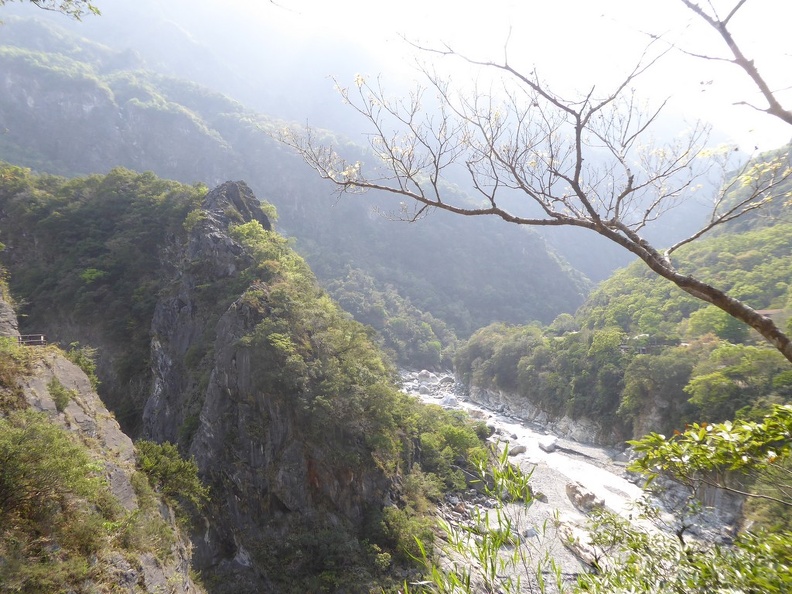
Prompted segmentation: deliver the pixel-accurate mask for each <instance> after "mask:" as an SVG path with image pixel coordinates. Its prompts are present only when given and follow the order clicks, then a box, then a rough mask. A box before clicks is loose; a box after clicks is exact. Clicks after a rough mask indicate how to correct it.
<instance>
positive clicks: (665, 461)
mask: <svg viewBox="0 0 792 594" xmlns="http://www.w3.org/2000/svg"><path fill="white" fill-rule="evenodd" d="M791 438H792V406H777V407H774V408H773V411H772V413H771V414H769V415H768V416H766V417H765V418H764V419H763V420H762V421H761V422H752V421H734V422H730V421H727V422H725V423H719V424H712V425H705V424H702V425H699V424H694V425H692V426H690V427H689V428H688V429H687V430H686V431H684V432H683V433H676V434H675V435H673V436H672V437H670V438H666V437H664V436H662V435H658V434H654V433H653V434H650V435H648V436H646V437H644V438H643V439H641V440H637V441H634V442H631V443H632V445H633V448H634V449H635V451H636V452H637V453H638V454H639V458H638V459H637V460H636V461H635V462H633V463H632V465H631V468H632V469H633V470H635V471H638V472H642V473H644V474H646V475H647V476H648V477H649V478H650V479H653V478H656V477H657V476H658V475H665V476H670V477H672V478H674V479H675V480H677V481H680V482H682V483H683V484H686V485H688V486H690V487H691V488H692V489H693V490H694V492H695V490H696V489H697V488H698V487H699V486H700V485H702V484H708V485H713V486H718V487H720V488H724V489H727V490H735V491H737V492H739V493H742V494H745V495H747V496H748V497H749V498H756V499H759V500H767V499H768V498H770V499H771V500H773V501H774V502H775V503H776V504H778V505H780V506H781V507H786V510H787V512H788V509H789V507H790V506H792V499H791V498H790V497H789V490H790V487H792V485H790V484H789V476H790V475H789V471H788V467H785V466H784V464H785V462H786V461H788V460H789V458H790V454H792V439H791ZM745 477H749V478H750V479H751V480H749V481H748V483H747V484H746V483H744V482H743V483H741V482H739V479H744V478H745ZM735 478H736V479H738V480H735ZM768 486H772V487H774V490H772V491H768V490H767V487H768ZM646 511H647V514H648V515H644V516H642V517H644V518H650V519H651V518H653V517H655V514H656V510H653V509H651V508H648V509H647V510H646ZM589 529H590V530H591V531H592V538H591V543H590V544H591V545H592V546H593V547H594V548H595V550H598V551H599V554H598V563H597V567H596V568H595V569H596V571H595V572H594V573H592V574H583V575H582V576H581V577H580V578H579V582H578V588H577V589H576V591H580V592H602V593H610V592H634V591H641V592H661V593H662V592H668V593H671V592H701V593H705V592H763V593H764V592H768V593H779V594H780V593H782V592H787V591H789V589H790V587H792V571H791V570H792V552H791V551H792V532H790V531H789V530H788V528H782V529H780V530H777V531H775V532H773V533H767V532H764V531H761V530H760V531H757V532H755V533H752V532H744V533H742V534H740V535H739V536H738V537H737V539H736V540H735V542H734V544H733V545H728V546H727V545H717V544H712V543H707V542H700V541H697V540H685V538H684V537H683V536H682V535H680V534H668V533H664V532H662V531H659V530H657V529H646V528H642V527H641V526H640V525H638V524H634V523H631V522H628V521H626V520H624V519H622V518H619V517H617V516H615V515H614V514H612V513H609V512H599V513H598V514H597V515H596V516H595V518H594V520H593V521H592V522H591V524H590V526H589Z"/></svg>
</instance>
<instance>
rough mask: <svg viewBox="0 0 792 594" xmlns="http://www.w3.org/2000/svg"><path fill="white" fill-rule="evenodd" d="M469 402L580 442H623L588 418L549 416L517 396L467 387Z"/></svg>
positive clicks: (619, 436) (501, 391)
mask: <svg viewBox="0 0 792 594" xmlns="http://www.w3.org/2000/svg"><path fill="white" fill-rule="evenodd" d="M469 399H470V400H471V401H472V402H475V403H477V404H481V405H482V406H485V407H486V408H489V409H492V410H500V411H502V412H506V413H510V414H512V415H515V416H517V417H519V418H520V419H523V420H525V421H532V422H534V423H537V424H539V425H542V426H544V427H546V428H547V429H549V430H550V431H551V432H552V433H554V434H556V435H558V436H559V437H564V438H566V439H572V440H574V441H577V442H580V443H588V444H593V445H605V446H607V445H615V444H621V443H622V442H623V441H624V439H625V436H622V435H616V434H615V433H613V432H609V431H605V430H604V429H603V428H602V427H600V426H599V425H598V424H597V423H595V422H594V421H592V420H591V419H587V418H578V419H572V418H570V417H568V416H561V417H558V416H552V415H550V414H548V413H547V412H546V411H543V410H542V409H540V408H539V407H537V406H535V405H534V404H533V403H531V401H530V400H529V399H528V398H526V397H525V396H521V395H519V394H512V393H509V392H505V391H503V390H491V389H485V388H481V387H478V386H470V393H469Z"/></svg>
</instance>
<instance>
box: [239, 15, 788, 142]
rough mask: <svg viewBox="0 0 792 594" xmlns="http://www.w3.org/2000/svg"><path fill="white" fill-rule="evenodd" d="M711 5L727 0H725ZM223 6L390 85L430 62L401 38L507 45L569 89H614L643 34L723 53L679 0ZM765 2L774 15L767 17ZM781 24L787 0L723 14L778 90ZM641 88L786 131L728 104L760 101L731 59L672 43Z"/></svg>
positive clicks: (738, 125)
mask: <svg viewBox="0 0 792 594" xmlns="http://www.w3.org/2000/svg"><path fill="white" fill-rule="evenodd" d="M715 4H716V5H723V6H724V7H725V6H732V5H733V2H729V3H723V2H720V3H718V2H716V3H715ZM229 5H233V6H235V7H238V8H236V10H239V11H242V12H244V14H245V15H246V16H247V17H249V18H250V19H251V21H258V22H260V23H261V26H262V27H264V28H268V29H269V28H271V29H274V30H277V31H280V32H282V33H288V35H289V36H290V38H291V39H292V40H293V42H294V44H295V47H301V46H303V47H304V46H306V45H309V46H311V47H312V48H323V47H324V48H325V49H326V50H331V49H332V48H335V47H342V46H346V47H348V48H349V50H350V51H348V52H344V54H343V55H344V56H345V59H349V58H350V56H355V55H359V56H360V62H361V68H370V64H371V63H372V62H373V63H374V64H376V65H377V68H378V70H377V71H376V72H370V71H369V72H364V73H365V74H367V75H369V76H372V75H381V76H382V78H383V80H384V81H385V83H386V84H387V83H388V81H394V83H395V81H403V80H405V79H409V78H410V77H411V76H414V75H416V71H415V62H416V60H418V61H422V62H426V61H431V60H435V61H437V58H436V56H432V55H431V54H427V53H426V52H420V51H416V50H415V48H414V47H412V46H411V45H410V44H409V43H407V42H406V41H405V39H407V40H409V41H411V42H414V43H415V44H418V45H421V46H427V47H432V48H439V47H443V46H444V45H447V46H449V47H451V48H453V49H454V50H455V51H458V52H459V53H461V54H464V55H465V56H469V57H472V58H475V59H480V60H495V61H502V60H503V58H504V56H505V55H508V59H509V62H510V63H512V64H514V65H515V66H518V67H520V68H522V69H524V70H525V71H530V70H531V69H532V68H534V67H536V68H537V72H538V73H539V75H540V77H542V78H543V79H545V80H547V81H549V82H550V83H551V84H553V85H554V88H559V89H562V90H564V91H565V92H568V90H569V89H576V90H577V91H581V90H588V89H589V88H590V87H592V86H596V87H597V88H598V89H602V90H603V91H605V90H607V89H608V88H610V87H609V85H613V84H615V83H616V82H618V81H620V80H621V79H622V77H623V76H624V74H625V73H626V72H629V70H630V69H631V68H632V67H633V66H634V65H635V64H636V62H637V60H638V58H639V56H640V55H641V52H642V51H643V50H644V48H645V47H646V46H647V44H648V42H649V41H650V38H649V35H648V34H655V35H663V39H662V40H661V41H660V42H659V43H658V44H656V45H655V49H656V50H659V49H660V48H661V47H663V46H664V45H666V44H668V43H674V44H676V45H678V46H679V47H681V48H684V49H687V50H689V51H692V52H695V53H701V54H706V55H709V56H718V57H728V54H727V52H726V48H725V46H724V44H723V41H722V40H721V39H720V38H719V37H717V36H716V35H715V34H714V32H713V31H712V30H710V29H709V28H708V27H707V26H706V25H704V24H703V22H701V21H700V20H698V19H697V18H696V17H694V15H692V13H691V12H690V11H688V10H687V9H685V8H684V7H683V6H682V5H681V3H679V2H678V1H676V0H662V1H659V2H635V1H629V0H605V1H601V2H588V1H582V0H560V1H557V2H552V3H549V2H545V1H530V0H529V1H525V2H515V1H511V0H490V1H488V2H449V1H445V0H433V1H419V0H405V1H402V2H398V3H385V2H365V1H362V0H336V1H333V2H321V1H315V0H280V1H278V2H272V3H270V2H262V1H260V0H232V2H230V3H229ZM719 8H720V6H719ZM770 9H771V10H770ZM723 10H724V12H725V10H726V9H725V8H723ZM770 11H772V14H773V15H774V16H773V18H772V19H768V18H767V15H768V13H769V12H770ZM789 22H792V3H789V2H786V1H784V0H765V1H764V2H756V3H753V4H751V3H749V4H748V5H746V6H745V7H744V8H743V9H742V10H741V11H740V13H738V18H735V20H734V21H733V22H732V23H731V27H732V29H733V31H734V33H735V37H736V38H737V40H738V41H739V43H740V44H741V46H742V47H743V49H744V51H745V52H746V54H747V55H748V56H749V57H751V58H754V59H755V61H756V64H757V65H758V66H759V68H760V72H762V74H763V75H764V76H766V77H767V78H768V80H769V81H770V82H771V86H773V85H775V86H774V89H775V90H778V91H783V93H782V94H781V96H782V97H792V95H791V94H790V93H789V87H790V84H792V81H790V80H789V76H788V73H789V72H790V71H792V67H790V66H792V64H791V62H792V60H791V58H790V56H789V55H788V54H784V53H783V51H782V50H781V44H782V43H783V41H784V40H785V39H786V37H787V32H786V31H785V30H784V29H785V28H786V27H787V26H788V23H789ZM283 49H284V52H288V51H289V49H290V48H288V47H284V48H283ZM320 51H321V49H320ZM441 62H442V63H441V67H443V68H448V69H449V71H450V72H452V73H453V76H454V81H455V83H462V84H464V83H465V82H466V81H465V78H466V75H467V78H468V80H471V79H472V78H473V77H475V76H477V74H476V73H473V72H471V71H470V67H469V66H466V65H463V64H462V63H460V62H456V63H453V62H452V61H450V60H448V59H445V60H442V61H441ZM336 67H337V70H336V71H328V72H326V73H324V74H325V75H334V74H337V75H341V74H343V71H344V70H347V69H349V68H350V67H354V65H351V64H340V63H338V64H336ZM294 76H299V75H298V73H294ZM785 77H786V78H785ZM327 84H328V85H330V84H331V83H330V82H328V83H327ZM637 86H638V88H639V91H640V92H641V93H642V94H643V95H645V97H646V98H647V99H649V100H652V99H654V100H660V99H664V98H665V97H671V98H672V101H671V103H670V108H669V112H670V113H671V114H673V115H676V114H679V115H681V116H683V117H685V118H686V119H690V120H695V119H699V118H703V119H707V120H710V121H712V122H713V124H714V125H715V127H716V129H717V130H718V132H719V134H718V135H717V136H721V135H722V138H723V140H724V141H727V140H728V141H731V142H737V143H739V144H740V145H741V146H743V147H744V148H745V149H747V150H749V151H750V150H752V149H753V146H754V145H758V146H759V147H760V149H768V148H773V147H775V146H778V145H780V144H783V143H785V142H787V141H788V140H789V133H788V129H787V127H786V126H783V125H780V124H779V122H777V121H775V120H774V119H773V118H772V117H770V116H768V115H766V114H762V113H757V112H756V110H753V109H752V108H750V107H748V106H745V105H739V106H737V105H734V104H735V103H737V102H740V101H746V102H753V101H755V103H756V104H757V105H758V106H762V102H761V100H760V98H758V97H757V96H758V93H757V92H756V91H755V89H754V88H753V87H752V85H751V82H750V81H749V80H748V78H747V76H746V75H745V74H744V73H743V72H742V71H740V70H739V69H737V68H736V67H734V66H732V65H729V64H724V63H722V62H716V61H712V60H703V59H696V58H693V57H690V56H684V55H682V54H681V53H680V52H671V53H670V54H668V55H666V56H665V57H664V58H663V60H661V62H660V63H659V64H658V65H657V66H656V67H654V68H653V69H652V70H651V71H650V72H649V73H647V74H646V75H645V76H643V77H641V79H640V80H639V81H638V84H637ZM749 145H751V146H749Z"/></svg>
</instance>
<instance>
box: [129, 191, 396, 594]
mask: <svg viewBox="0 0 792 594" xmlns="http://www.w3.org/2000/svg"><path fill="white" fill-rule="evenodd" d="M201 214H202V216H201V217H200V219H199V220H198V222H197V223H196V224H195V226H194V227H193V228H192V230H191V231H190V233H189V237H188V238H187V241H186V243H184V244H183V245H180V246H174V247H173V249H172V250H171V253H169V254H168V259H169V262H170V267H171V270H172V274H173V280H172V282H171V283H170V287H171V289H170V292H169V294H167V295H164V296H162V297H161V298H160V299H159V301H158V304H157V306H156V310H155V314H154V317H153V322H152V332H151V334H152V343H151V344H152V347H151V361H152V375H153V382H152V390H151V395H150V397H149V399H148V402H147V403H146V406H145V410H144V432H145V435H146V437H147V438H149V439H153V440H156V441H171V442H179V443H181V444H182V445H183V446H185V447H188V448H189V454H190V455H191V456H193V457H194V459H195V461H196V463H197V464H198V467H199V471H200V473H201V476H202V478H203V479H204V480H205V482H206V483H207V484H208V485H209V486H210V487H211V489H212V491H213V503H212V504H211V505H210V506H209V509H208V510H207V511H206V516H207V517H206V520H207V522H206V528H205V530H203V531H202V533H201V534H198V535H195V538H194V539H193V543H194V546H195V554H194V561H195V566H196V569H198V570H199V571H201V570H208V571H210V572H212V573H213V574H214V575H220V576H227V577H228V579H229V580H233V583H234V585H235V586H234V587H235V588H236V590H235V591H238V592H248V591H249V592H265V591H274V590H273V588H275V587H274V586H272V584H270V583H269V581H268V577H267V573H266V571H264V570H263V569H262V567H261V565H262V555H261V551H262V550H271V547H272V546H273V544H278V543H279V542H281V541H283V540H284V539H286V538H290V537H293V536H294V534H295V533H296V532H297V531H298V529H302V530H305V527H306V526H313V529H314V530H315V531H322V530H328V529H329V530H336V529H337V530H341V529H342V528H343V529H344V530H347V531H348V532H352V533H356V532H359V530H360V529H361V527H362V525H363V522H364V519H365V514H366V512H367V510H368V509H370V508H372V507H381V506H382V501H383V498H384V497H385V493H386V492H387V489H388V486H389V485H388V482H387V480H386V479H385V477H384V474H383V473H382V471H381V470H380V469H378V468H377V467H376V465H374V464H373V463H360V464H350V462H349V460H343V459H340V458H338V457H337V456H336V455H334V454H333V451H332V448H331V447H328V443H329V441H330V440H329V438H328V436H327V435H316V434H311V433H310V432H309V431H308V429H307V425H308V423H306V422H305V417H304V416H302V417H301V416H300V415H301V413H300V411H299V409H298V406H297V404H296V403H295V399H294V398H293V397H289V396H288V395H285V394H280V393H277V391H276V390H275V391H269V392H265V391H264V390H262V389H261V387H260V386H259V385H258V384H257V381H256V377H257V374H259V373H262V372H266V371H267V368H266V365H268V363H267V362H266V361H261V360H258V359H256V357H255V356H254V355H253V352H252V349H250V348H249V347H247V346H246V345H245V342H244V340H242V339H243V338H244V337H246V336H248V335H250V334H251V333H252V332H253V330H254V329H255V328H256V326H257V324H259V323H260V322H262V320H264V319H265V318H266V316H267V315H269V314H268V313H267V312H266V311H262V310H261V309H260V308H257V307H253V306H252V305H250V304H249V303H248V302H246V301H245V299H244V298H241V297H240V295H242V293H243V292H244V291H245V290H246V289H247V288H248V286H247V284H246V283H247V282H249V281H245V280H244V279H241V278H240V272H241V271H242V270H244V269H245V268H246V267H247V266H249V265H250V264H251V262H252V259H251V256H250V255H249V254H248V253H247V251H246V248H245V247H244V246H243V245H241V244H240V243H238V242H237V241H236V240H235V239H234V238H233V237H232V236H231V234H230V233H229V227H230V226H231V225H232V224H239V223H242V222H248V221H251V220H256V221H258V222H259V223H261V225H262V227H264V228H265V229H269V228H270V222H269V221H268V220H267V217H266V216H265V215H264V213H263V212H262V211H261V208H260V206H259V203H258V201H257V200H256V198H255V197H254V196H253V194H252V192H251V191H250V189H249V188H248V187H247V186H246V185H245V184H244V183H242V182H227V183H225V184H223V185H221V186H220V187H218V188H216V189H214V190H212V191H211V192H210V193H209V194H208V195H207V197H206V199H205V200H204V203H203V205H202V213H201ZM256 282H257V283H259V284H258V286H259V288H260V289H261V290H262V291H267V290H268V289H267V285H266V284H265V283H263V282H261V281H256ZM207 287H214V288H215V289H212V290H216V289H217V288H222V290H223V294H224V297H222V298H221V302H220V303H218V298H217V296H216V295H215V294H214V293H211V298H209V297H208V296H207V293H206V291H207ZM233 295H236V296H237V297H236V298H234V297H233ZM229 296H232V297H230V299H229ZM224 299H229V301H230V302H229V303H228V305H227V306H226V305H225V301H222V300H224ZM218 306H220V307H219V309H218ZM218 311H220V313H219V314H218V313H217V312H218ZM269 364H270V365H271V364H272V363H269ZM303 414H304V413H303ZM345 447H347V446H345ZM350 451H351V450H350ZM279 569H280V571H281V573H282V568H279ZM223 579H225V578H223ZM275 589H276V588H275Z"/></svg>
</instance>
